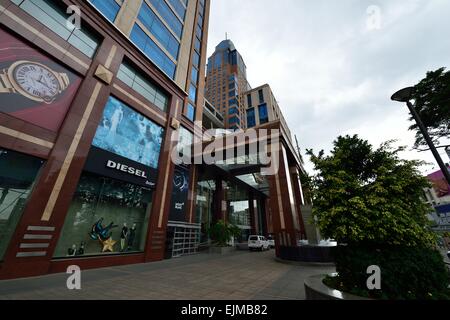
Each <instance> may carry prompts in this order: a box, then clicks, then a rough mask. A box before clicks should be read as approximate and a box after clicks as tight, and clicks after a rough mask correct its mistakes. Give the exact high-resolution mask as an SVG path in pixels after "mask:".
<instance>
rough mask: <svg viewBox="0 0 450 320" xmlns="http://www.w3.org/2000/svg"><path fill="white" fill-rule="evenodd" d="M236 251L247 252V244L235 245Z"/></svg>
mask: <svg viewBox="0 0 450 320" xmlns="http://www.w3.org/2000/svg"><path fill="white" fill-rule="evenodd" d="M236 250H248V243H247V242H242V243H236Z"/></svg>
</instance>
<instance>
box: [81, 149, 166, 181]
mask: <svg viewBox="0 0 450 320" xmlns="http://www.w3.org/2000/svg"><path fill="white" fill-rule="evenodd" d="M84 170H86V171H89V172H92V173H96V174H99V175H101V176H106V177H110V178H113V179H116V180H121V181H125V182H129V183H133V184H137V185H140V186H143V187H147V188H154V187H155V185H156V177H157V175H158V170H157V169H155V168H152V167H149V166H146V165H143V164H142V163H139V162H137V161H133V160H130V159H128V158H125V157H122V156H119V155H117V154H115V153H112V152H109V151H106V150H103V149H100V148H97V147H94V146H92V147H91V150H90V152H89V155H88V158H87V160H86V164H85V165H84Z"/></svg>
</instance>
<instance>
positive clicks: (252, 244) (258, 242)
mask: <svg viewBox="0 0 450 320" xmlns="http://www.w3.org/2000/svg"><path fill="white" fill-rule="evenodd" d="M269 248H270V245H269V241H267V240H266V238H264V237H263V236H257V235H251V236H250V237H248V249H249V250H255V249H256V250H260V251H263V250H269Z"/></svg>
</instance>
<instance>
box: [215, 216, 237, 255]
mask: <svg viewBox="0 0 450 320" xmlns="http://www.w3.org/2000/svg"><path fill="white" fill-rule="evenodd" d="M240 233H241V230H240V229H239V228H238V227H237V226H235V225H234V224H231V223H228V222H226V221H224V220H219V221H217V222H216V223H215V224H214V225H213V226H212V227H211V228H209V230H208V234H209V237H210V239H211V241H212V246H211V247H210V252H211V253H220V254H223V253H227V252H230V251H232V250H233V249H234V248H233V247H232V246H231V245H230V244H229V243H230V241H231V240H232V239H233V238H234V237H237V236H239V234H240Z"/></svg>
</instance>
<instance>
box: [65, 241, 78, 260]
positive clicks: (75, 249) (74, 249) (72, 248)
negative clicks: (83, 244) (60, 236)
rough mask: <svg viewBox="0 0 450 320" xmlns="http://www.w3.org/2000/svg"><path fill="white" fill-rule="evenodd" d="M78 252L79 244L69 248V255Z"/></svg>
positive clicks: (71, 255)
mask: <svg viewBox="0 0 450 320" xmlns="http://www.w3.org/2000/svg"><path fill="white" fill-rule="evenodd" d="M76 254H77V245H76V244H73V245H72V247H71V248H69V249H67V256H69V257H73V256H75V255H76Z"/></svg>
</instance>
